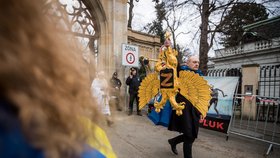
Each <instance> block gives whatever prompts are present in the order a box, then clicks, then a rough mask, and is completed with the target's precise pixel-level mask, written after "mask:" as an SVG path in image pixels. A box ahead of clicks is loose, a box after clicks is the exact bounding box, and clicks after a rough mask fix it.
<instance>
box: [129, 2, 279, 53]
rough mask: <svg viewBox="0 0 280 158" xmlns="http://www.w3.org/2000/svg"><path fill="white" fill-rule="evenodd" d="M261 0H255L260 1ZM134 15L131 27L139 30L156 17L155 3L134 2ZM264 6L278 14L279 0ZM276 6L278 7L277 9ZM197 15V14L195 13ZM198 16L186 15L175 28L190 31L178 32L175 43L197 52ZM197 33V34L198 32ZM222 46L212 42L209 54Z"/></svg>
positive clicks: (180, 30)
mask: <svg viewBox="0 0 280 158" xmlns="http://www.w3.org/2000/svg"><path fill="white" fill-rule="evenodd" d="M260 1H261V0H257V2H260ZM134 5H135V6H134V10H133V12H134V17H133V20H132V28H133V29H134V30H137V31H140V30H141V29H142V28H143V26H145V25H146V24H147V23H149V22H152V21H153V20H154V19H155V18H156V13H155V8H154V5H155V3H154V2H152V0H140V1H139V2H134ZM265 5H266V7H268V6H269V9H272V10H277V12H276V13H274V15H272V14H271V13H270V17H272V16H276V15H279V14H280V9H279V5H280V0H279V1H275V2H274V3H273V5H271V4H265ZM277 8H278V9H277ZM191 9H195V8H194V7H192V8H188V9H185V10H187V11H188V13H186V14H188V15H189V13H190V12H191V11H190V10H191ZM195 16H197V15H195ZM200 23H201V22H200V17H188V19H187V21H186V23H184V24H183V25H182V26H181V28H180V29H179V30H177V32H176V33H179V32H190V33H189V34H187V35H185V34H180V35H179V36H178V37H177V43H178V44H179V45H181V46H184V47H188V48H189V49H190V50H191V51H192V52H193V53H198V50H199V43H198V39H199V37H198V36H196V39H193V38H194V37H195V34H196V32H197V30H199V25H200ZM198 35H199V34H198ZM221 48H223V47H222V46H221V45H218V44H217V43H215V42H214V44H213V47H212V49H211V50H210V51H209V54H208V55H209V56H210V57H213V56H214V50H215V49H221Z"/></svg>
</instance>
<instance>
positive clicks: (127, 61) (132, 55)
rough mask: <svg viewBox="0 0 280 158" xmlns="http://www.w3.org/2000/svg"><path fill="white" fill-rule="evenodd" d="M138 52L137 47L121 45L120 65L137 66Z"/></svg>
mask: <svg viewBox="0 0 280 158" xmlns="http://www.w3.org/2000/svg"><path fill="white" fill-rule="evenodd" d="M138 59H139V51H138V46H134V45H129V44H122V65H124V66H132V67H138V66H139V61H138Z"/></svg>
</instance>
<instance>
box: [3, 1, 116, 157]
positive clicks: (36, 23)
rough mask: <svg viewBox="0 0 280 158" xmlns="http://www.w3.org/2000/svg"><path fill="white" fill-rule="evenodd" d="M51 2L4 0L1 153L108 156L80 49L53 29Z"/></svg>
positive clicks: (12, 155) (10, 155) (35, 155)
mask: <svg viewBox="0 0 280 158" xmlns="http://www.w3.org/2000/svg"><path fill="white" fill-rule="evenodd" d="M48 2H50V1H45V0H20V1H18V0H9V1H6V0H0V23H1V25H0V48H1V50H0V89H1V92H0V140H1V141H0V155H1V156H0V157H1V158H19V157H28V158H83V157H95V158H104V157H105V156H108V155H107V154H106V153H105V152H104V151H105V150H103V152H102V151H99V150H98V148H99V147H104V146H106V145H108V142H104V139H102V138H101V139H100V138H98V137H99V136H101V137H103V138H105V140H106V135H105V136H104V133H103V134H102V129H100V128H98V127H97V124H96V123H98V121H97V120H98V118H99V117H98V111H97V108H96V106H95V105H94V104H95V103H94V102H93V100H92V98H91V95H90V89H89V86H88V85H89V77H88V75H87V74H85V73H81V72H80V70H81V68H82V66H83V65H81V63H83V60H82V55H80V54H81V51H80V50H76V49H73V48H72V47H71V48H70V44H69V43H65V42H64V41H67V40H65V37H64V36H63V37H61V36H62V33H59V32H57V30H56V29H54V28H53V26H54V23H52V22H50V19H49V18H50V17H49V16H46V15H45V14H44V13H43V11H45V10H44V9H45V8H44V7H46V3H48ZM45 13H46V12H45ZM75 55H79V56H75ZM77 78H79V79H78V80H77ZM85 120H88V122H86V121H85ZM87 142H88V143H87ZM94 143H95V144H98V145H94ZM108 148H110V147H108ZM107 151H108V150H107ZM111 153H112V152H111ZM112 155H113V156H112ZM110 157H115V155H114V154H111V156H110Z"/></svg>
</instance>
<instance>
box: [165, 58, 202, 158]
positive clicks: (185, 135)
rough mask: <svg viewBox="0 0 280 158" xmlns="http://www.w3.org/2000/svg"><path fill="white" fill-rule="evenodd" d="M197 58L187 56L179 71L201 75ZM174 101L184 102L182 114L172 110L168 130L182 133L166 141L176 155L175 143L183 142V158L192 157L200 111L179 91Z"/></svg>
mask: <svg viewBox="0 0 280 158" xmlns="http://www.w3.org/2000/svg"><path fill="white" fill-rule="evenodd" d="M198 67H199V59H198V57H197V56H189V58H188V60H187V62H186V65H182V66H181V67H180V71H194V72H195V73H198V74H199V75H202V73H201V71H200V70H199V69H198ZM176 101H177V102H178V103H180V102H185V103H186V104H185V108H184V109H183V115H181V116H178V115H176V111H175V110H172V114H171V117H170V122H169V126H168V130H170V131H177V132H179V133H182V134H181V135H179V136H176V137H174V138H171V139H169V140H168V143H169V144H170V146H171V150H172V152H173V153H174V154H176V155H178V151H177V149H176V145H177V144H179V143H182V142H183V143H184V144H183V152H184V158H192V144H193V142H194V140H195V139H196V138H197V134H198V128H199V119H201V116H202V115H201V114H200V112H199V111H198V110H197V109H196V108H195V107H194V106H193V105H192V103H191V102H190V101H189V100H187V99H186V98H185V97H184V96H182V95H181V94H180V93H178V94H177V96H176Z"/></svg>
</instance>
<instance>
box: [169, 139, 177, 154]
mask: <svg viewBox="0 0 280 158" xmlns="http://www.w3.org/2000/svg"><path fill="white" fill-rule="evenodd" d="M168 143H169V144H170V147H171V151H172V152H173V153H174V154H175V155H178V151H177V149H176V144H175V143H173V142H172V140H171V139H168Z"/></svg>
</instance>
